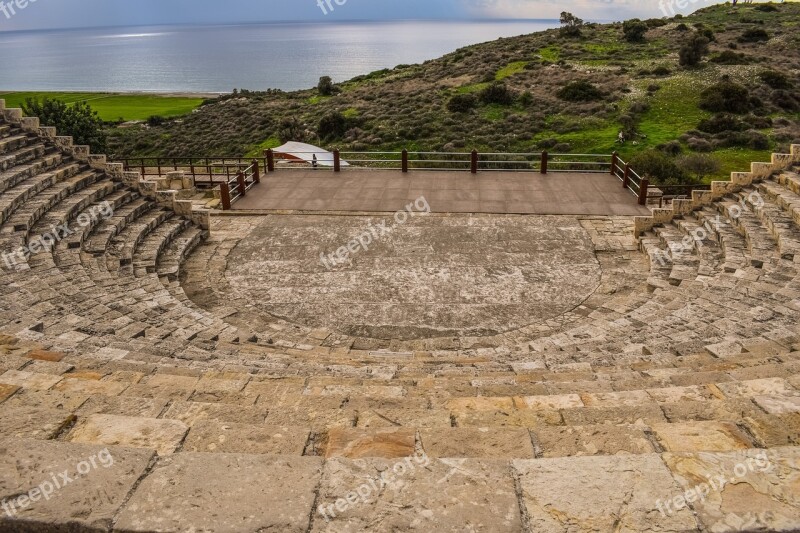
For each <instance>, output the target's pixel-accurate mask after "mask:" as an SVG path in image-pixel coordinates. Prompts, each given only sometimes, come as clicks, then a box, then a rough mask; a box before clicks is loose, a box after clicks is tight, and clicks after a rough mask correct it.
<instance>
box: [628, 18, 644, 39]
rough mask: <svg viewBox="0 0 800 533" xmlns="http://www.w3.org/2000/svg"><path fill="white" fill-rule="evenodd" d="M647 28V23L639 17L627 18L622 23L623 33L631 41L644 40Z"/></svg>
mask: <svg viewBox="0 0 800 533" xmlns="http://www.w3.org/2000/svg"><path fill="white" fill-rule="evenodd" d="M647 30H648V27H647V24H645V23H644V22H642V21H641V20H639V19H631V20H626V21H625V22H624V23H623V24H622V34H623V35H624V36H625V40H626V41H628V42H629V43H640V42H642V41H644V35H645V34H646V33H647Z"/></svg>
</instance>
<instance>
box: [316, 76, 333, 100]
mask: <svg viewBox="0 0 800 533" xmlns="http://www.w3.org/2000/svg"><path fill="white" fill-rule="evenodd" d="M317 90H318V91H319V94H320V95H321V96H330V95H332V94H333V90H334V86H333V80H332V79H331V77H330V76H322V77H321V78H320V79H319V83H318V84H317Z"/></svg>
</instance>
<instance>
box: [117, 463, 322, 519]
mask: <svg viewBox="0 0 800 533" xmlns="http://www.w3.org/2000/svg"><path fill="white" fill-rule="evenodd" d="M321 467H322V459H320V458H318V457H274V456H264V455H243V454H225V453H217V454H207V453H189V452H187V453H180V454H175V455H171V456H169V457H162V458H161V459H160V460H159V462H158V464H157V465H156V466H155V468H154V469H153V470H152V471H151V472H150V474H149V475H148V476H147V478H146V479H145V480H144V481H143V482H142V483H141V484H140V485H139V486H138V487H137V489H136V492H135V493H134V494H133V496H132V497H131V499H130V501H129V502H128V503H127V505H126V506H125V509H124V510H123V512H122V513H121V514H120V516H119V518H118V520H117V524H116V530H117V531H124V532H134V531H136V532H142V533H144V532H151V531H185V530H192V531H214V532H216V533H238V532H241V531H287V532H297V533H300V532H305V531H308V527H309V515H310V511H311V508H312V507H313V504H314V491H315V488H316V486H317V484H318V483H319V478H320V474H321ZM208 480H214V483H208Z"/></svg>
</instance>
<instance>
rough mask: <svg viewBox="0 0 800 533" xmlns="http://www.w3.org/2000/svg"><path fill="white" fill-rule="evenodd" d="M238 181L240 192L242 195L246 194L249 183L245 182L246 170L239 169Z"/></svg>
mask: <svg viewBox="0 0 800 533" xmlns="http://www.w3.org/2000/svg"><path fill="white" fill-rule="evenodd" d="M236 183H237V184H238V185H239V194H240V195H241V196H244V195H245V193H246V192H247V183H246V182H245V179H244V172H242V171H241V170H240V171H239V173H238V174H236Z"/></svg>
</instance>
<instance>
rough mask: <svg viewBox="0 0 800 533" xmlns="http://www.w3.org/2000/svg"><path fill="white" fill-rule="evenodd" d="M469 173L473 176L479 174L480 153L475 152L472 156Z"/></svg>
mask: <svg viewBox="0 0 800 533" xmlns="http://www.w3.org/2000/svg"><path fill="white" fill-rule="evenodd" d="M469 171H470V172H472V173H473V174H477V173H478V151H477V150H473V151H472V154H470V162H469Z"/></svg>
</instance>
